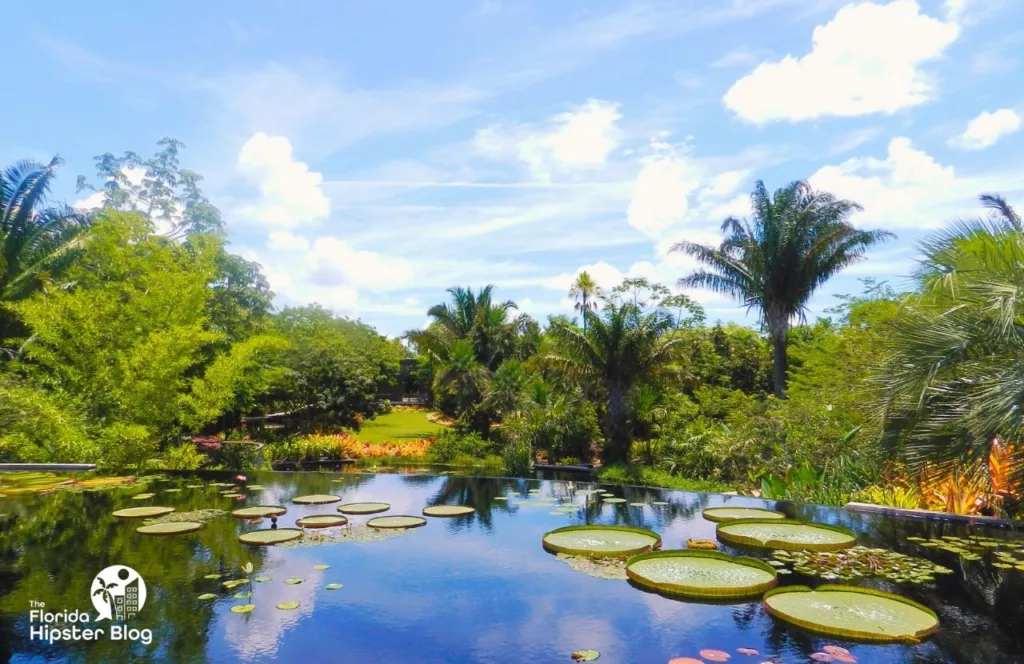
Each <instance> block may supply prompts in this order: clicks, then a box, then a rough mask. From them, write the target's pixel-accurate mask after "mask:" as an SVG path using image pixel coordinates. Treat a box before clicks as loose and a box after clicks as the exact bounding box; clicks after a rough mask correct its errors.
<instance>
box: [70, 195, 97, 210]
mask: <svg viewBox="0 0 1024 664" xmlns="http://www.w3.org/2000/svg"><path fill="white" fill-rule="evenodd" d="M103 200H104V195H103V192H102V191H94V192H93V193H91V194H89V195H88V196H86V197H85V198H80V199H78V200H77V201H75V202H74V203H72V204H71V207H73V208H75V209H76V210H84V211H86V212H88V211H89V210H95V209H96V208H101V207H103Z"/></svg>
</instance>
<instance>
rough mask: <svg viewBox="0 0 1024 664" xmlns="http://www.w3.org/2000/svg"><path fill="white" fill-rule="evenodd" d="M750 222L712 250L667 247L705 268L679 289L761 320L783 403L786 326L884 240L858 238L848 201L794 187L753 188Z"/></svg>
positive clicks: (729, 222) (732, 225)
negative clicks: (722, 297)
mask: <svg viewBox="0 0 1024 664" xmlns="http://www.w3.org/2000/svg"><path fill="white" fill-rule="evenodd" d="M750 199H751V207H752V208H753V221H752V222H751V221H748V220H746V219H744V220H740V219H737V218H735V217H729V218H728V219H726V220H725V221H724V222H723V223H722V232H723V233H726V234H727V236H726V238H725V239H724V240H723V241H722V244H721V246H719V247H718V248H717V249H716V248H714V247H710V246H707V245H703V244H698V243H696V242H689V241H687V240H683V241H682V242H679V243H678V244H676V245H675V246H673V247H672V251H682V252H684V253H686V254H689V255H690V256H692V257H694V258H696V259H697V260H698V261H700V262H701V263H703V264H704V265H706V266H707V269H699V270H697V271H696V272H694V273H693V274H691V275H690V276H687V277H684V278H682V279H680V280H679V285H680V286H682V287H703V288H709V289H711V290H713V291H715V292H718V293H725V294H727V295H731V296H732V297H734V298H736V299H738V300H741V301H742V302H743V303H744V304H745V305H746V306H747V309H748V310H750V309H757V310H758V311H759V312H760V318H761V324H762V325H763V326H765V327H767V328H768V332H769V334H770V335H771V338H772V362H773V364H774V368H775V373H774V384H775V396H777V397H779V398H780V399H782V398H785V392H786V368H787V367H786V341H787V336H788V332H789V324H790V321H791V320H792V319H793V318H794V317H799V318H802V317H803V316H804V314H805V312H806V307H807V302H808V300H809V299H810V298H811V295H812V294H813V293H814V291H815V290H816V289H817V288H818V287H819V286H821V285H822V284H824V283H825V282H826V281H828V280H829V279H830V278H831V277H832V276H833V275H835V274H836V273H838V272H839V271H841V270H842V269H843V268H845V267H847V266H848V265H850V264H851V263H854V262H856V261H859V260H861V259H862V258H863V257H864V251H865V250H866V249H868V248H869V247H871V246H873V245H875V244H877V243H878V242H881V241H883V240H885V239H888V238H890V237H894V236H893V235H892V233H888V232H886V231H862V230H858V229H856V228H854V227H853V226H852V225H851V224H850V223H849V222H848V221H847V219H848V218H849V217H850V215H851V214H853V213H854V212H857V211H858V210H860V209H861V207H860V206H859V205H857V204H856V203H854V202H852V201H846V200H841V199H838V198H836V197H835V196H833V195H832V194H829V193H825V192H820V191H815V190H813V189H812V188H811V186H810V185H809V184H808V183H806V182H793V183H792V184H790V185H789V186H787V187H784V188H782V189H779V190H778V191H776V192H775V195H774V196H773V197H772V196H769V195H768V191H767V189H765V186H764V183H763V182H761V181H758V182H757V185H756V187H755V189H754V193H753V194H751V196H750Z"/></svg>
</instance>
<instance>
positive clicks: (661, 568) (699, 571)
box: [626, 549, 777, 599]
mask: <svg viewBox="0 0 1024 664" xmlns="http://www.w3.org/2000/svg"><path fill="white" fill-rule="evenodd" d="M626 574H627V575H628V576H629V578H630V579H631V580H632V581H634V582H635V583H637V584H639V585H641V586H643V587H644V588H648V589H650V590H654V591H656V592H658V593H661V594H664V595H668V596H670V597H683V598H696V599H737V598H741V597H752V596H756V595H760V594H761V593H763V592H764V591H766V590H768V589H770V588H774V587H775V584H776V583H777V579H776V574H775V569H774V568H772V566H771V565H768V564H766V563H764V562H762V561H760V560H755V559H753V558H745V557H733V556H730V555H727V554H725V553H721V552H719V551H700V550H693V549H684V550H677V551H655V552H652V553H643V554H640V555H638V556H633V557H632V558H630V559H629V560H627V561H626Z"/></svg>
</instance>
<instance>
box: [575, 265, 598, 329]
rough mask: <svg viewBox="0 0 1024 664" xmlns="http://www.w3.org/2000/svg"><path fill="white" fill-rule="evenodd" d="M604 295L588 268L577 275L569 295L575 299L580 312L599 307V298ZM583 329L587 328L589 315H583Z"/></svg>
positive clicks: (577, 309)
mask: <svg viewBox="0 0 1024 664" xmlns="http://www.w3.org/2000/svg"><path fill="white" fill-rule="evenodd" d="M601 295H602V292H601V287H600V286H598V285H597V282H596V281H594V279H593V278H592V277H591V276H590V273H588V272H587V271H586V270H584V271H583V272H580V273H579V274H578V275H576V281H574V282H572V286H571V287H570V288H569V297H571V298H572V299H573V300H574V301H575V309H576V311H579V312H580V313H583V312H585V311H592V310H594V309H597V300H598V298H600V297H601ZM583 329H584V331H586V329H587V317H586V316H584V317H583Z"/></svg>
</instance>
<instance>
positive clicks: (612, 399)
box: [603, 385, 630, 463]
mask: <svg viewBox="0 0 1024 664" xmlns="http://www.w3.org/2000/svg"><path fill="white" fill-rule="evenodd" d="M629 448H630V439H629V427H628V426H627V422H626V390H625V389H623V387H622V386H621V385H609V386H608V444H607V445H605V454H604V459H603V461H604V462H605V463H629Z"/></svg>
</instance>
